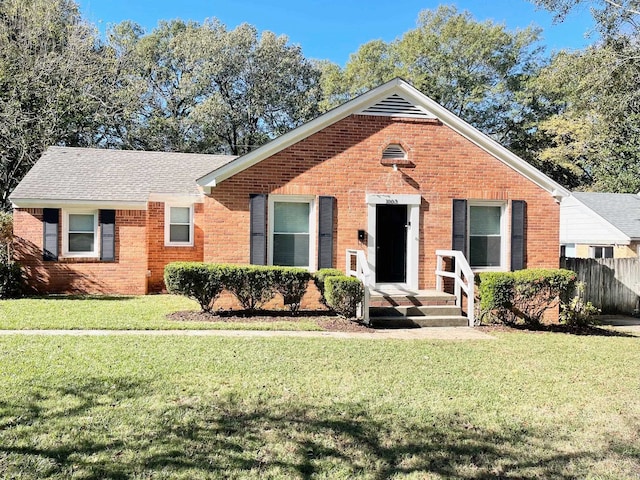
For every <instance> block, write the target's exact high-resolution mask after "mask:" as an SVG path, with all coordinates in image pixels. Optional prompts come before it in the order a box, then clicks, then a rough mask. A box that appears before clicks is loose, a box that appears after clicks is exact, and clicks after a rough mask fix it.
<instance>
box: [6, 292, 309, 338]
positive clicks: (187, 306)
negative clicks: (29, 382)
mask: <svg viewBox="0 0 640 480" xmlns="http://www.w3.org/2000/svg"><path fill="white" fill-rule="evenodd" d="M199 309H200V307H199V306H198V303H197V302H195V301H193V300H190V299H188V298H185V297H180V296H176V295H147V296H136V297H108V296H95V297H67V296H60V297H46V298H24V299H18V300H1V301H0V330H14V329H18V330H25V329H47V330H51V329H79V330H86V329H105V330H194V329H197V330H205V329H229V330H231V329H233V330H246V329H251V330H320V328H319V327H318V326H317V324H316V323H315V322H314V321H313V320H309V319H304V318H300V319H298V320H296V321H287V320H282V321H277V322H252V323H246V322H245V323H243V322H234V321H233V320H232V319H231V318H229V321H227V322H193V321H188V322H187V321H185V322H178V321H174V320H169V319H167V318H166V315H167V314H168V313H172V312H176V311H181V310H199Z"/></svg>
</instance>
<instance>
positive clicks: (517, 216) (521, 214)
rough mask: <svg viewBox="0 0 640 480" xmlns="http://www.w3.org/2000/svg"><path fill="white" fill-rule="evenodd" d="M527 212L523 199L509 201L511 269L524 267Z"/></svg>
mask: <svg viewBox="0 0 640 480" xmlns="http://www.w3.org/2000/svg"><path fill="white" fill-rule="evenodd" d="M526 214H527V203H526V202H525V201H524V200H513V201H512V202H511V270H512V271H514V270H522V269H523V268H524V267H525V262H524V253H525V243H524V222H525V219H526Z"/></svg>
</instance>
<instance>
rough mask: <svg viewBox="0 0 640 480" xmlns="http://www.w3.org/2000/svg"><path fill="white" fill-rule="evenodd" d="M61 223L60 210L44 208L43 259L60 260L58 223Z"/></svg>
mask: <svg viewBox="0 0 640 480" xmlns="http://www.w3.org/2000/svg"><path fill="white" fill-rule="evenodd" d="M59 222H60V209H59V208H44V209H43V210H42V232H43V241H42V259H43V260H48V261H55V260H58V223H59Z"/></svg>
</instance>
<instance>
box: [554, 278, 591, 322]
mask: <svg viewBox="0 0 640 480" xmlns="http://www.w3.org/2000/svg"><path fill="white" fill-rule="evenodd" d="M583 294H584V283H583V282H577V283H576V291H575V296H574V297H573V298H572V299H571V300H569V301H568V302H564V303H562V304H561V305H560V321H561V322H563V323H564V324H566V325H569V326H571V327H589V326H592V325H597V324H599V323H600V322H599V321H598V319H597V317H596V315H599V314H600V309H599V308H598V307H596V306H594V305H593V304H592V303H591V302H586V303H585V301H584V300H583V299H582V295H583Z"/></svg>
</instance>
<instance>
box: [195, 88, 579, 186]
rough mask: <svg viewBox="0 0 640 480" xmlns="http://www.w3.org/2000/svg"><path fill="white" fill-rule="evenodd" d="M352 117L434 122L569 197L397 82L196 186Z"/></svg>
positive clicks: (211, 183) (215, 181)
mask: <svg viewBox="0 0 640 480" xmlns="http://www.w3.org/2000/svg"><path fill="white" fill-rule="evenodd" d="M353 114H361V115H386V116H397V117H414V118H415V117H419V118H431V119H436V118H437V119H438V120H439V121H440V122H442V123H443V124H444V125H447V126H448V127H449V128H451V129H452V130H454V131H456V132H457V133H459V134H460V135H462V136H463V137H465V138H467V139H468V140H470V141H471V142H473V143H475V144H476V145H477V146H479V147H480V148H482V149H483V150H485V151H486V152H488V153H489V154H491V155H492V156H494V157H495V158H497V159H498V160H500V161H501V162H503V163H504V164H506V165H508V166H509V167H511V168H513V169H514V170H515V171H517V172H518V173H520V174H521V175H522V176H524V177H525V178H527V179H529V180H531V181H532V182H533V183H535V184H536V185H538V186H539V187H541V188H542V189H544V190H546V191H547V192H549V193H550V194H551V195H553V196H555V197H558V198H559V197H565V196H568V195H569V194H570V192H569V191H568V190H567V189H565V188H564V187H563V186H562V185H560V184H559V183H557V182H555V181H554V180H552V179H551V178H549V177H548V176H546V175H545V174H544V173H542V172H541V171H539V170H538V169H536V168H534V167H533V166H531V165H530V164H529V163H527V162H525V161H524V160H523V159H521V158H520V157H518V156H517V155H515V154H514V153H512V152H510V151H509V150H507V149H506V148H505V147H503V146H502V145H500V144H499V143H498V142H496V141H495V140H493V139H491V138H490V137H488V136H487V135H485V134H484V133H482V132H480V131H479V130H478V129H476V128H475V127H472V126H471V125H470V124H468V123H467V122H465V121H464V120H462V119H461V118H460V117H458V116H456V115H454V114H453V113H451V112H450V111H449V110H447V109H446V108H444V107H443V106H442V105H439V104H438V103H436V102H435V101H434V100H432V99H430V98H429V97H427V96H426V95H424V94H423V93H422V92H420V91H419V90H417V89H415V88H414V87H412V86H411V85H410V84H408V83H407V82H406V81H404V80H402V79H400V78H396V79H393V80H391V81H389V82H387V83H385V84H383V85H381V86H379V87H377V88H374V89H373V90H370V91H368V92H367V93H364V94H362V95H360V96H359V97H357V98H354V99H353V100H350V101H349V102H347V103H345V104H343V105H341V106H339V107H337V108H334V109H333V110H330V111H329V112H327V113H325V114H323V115H321V116H319V117H317V118H316V119H314V120H311V121H310V122H308V123H306V124H304V125H302V126H300V127H298V128H296V129H294V130H291V131H289V132H287V133H285V134H284V135H281V136H279V137H278V138H276V139H274V140H272V141H271V142H269V143H267V144H265V145H263V146H262V147H260V148H258V149H256V150H253V151H252V152H249V153H247V154H246V155H243V156H241V157H238V158H236V159H235V160H233V161H231V162H229V163H226V164H224V165H221V166H219V167H217V168H215V169H213V170H211V171H210V172H209V173H207V174H206V175H203V176H202V177H200V178H199V179H198V184H199V185H200V186H202V187H208V188H212V187H215V186H216V185H217V184H218V183H220V182H222V181H224V180H226V179H228V178H230V177H232V176H233V175H235V174H237V173H240V172H242V171H243V170H245V169H247V168H249V167H251V166H253V165H255V164H257V163H259V162H261V161H262V160H264V159H266V158H268V157H270V156H272V155H274V154H276V153H278V152H280V151H281V150H284V149H285V148H287V147H289V146H291V145H293V144H295V143H297V142H299V141H301V140H303V139H304V138H306V137H309V136H310V135H313V134H314V133H316V132H318V131H320V130H322V129H324V128H326V127H328V126H329V125H332V124H334V123H336V122H338V121H340V120H342V119H343V118H346V117H348V116H349V115H353Z"/></svg>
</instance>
